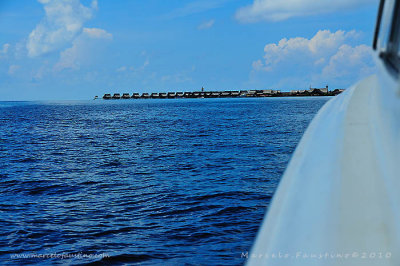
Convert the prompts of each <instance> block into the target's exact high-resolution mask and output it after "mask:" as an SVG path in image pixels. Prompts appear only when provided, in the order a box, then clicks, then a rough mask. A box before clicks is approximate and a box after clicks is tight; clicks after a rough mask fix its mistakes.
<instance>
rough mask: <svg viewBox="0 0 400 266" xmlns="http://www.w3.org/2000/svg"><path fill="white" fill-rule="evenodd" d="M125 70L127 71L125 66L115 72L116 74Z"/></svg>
mask: <svg viewBox="0 0 400 266" xmlns="http://www.w3.org/2000/svg"><path fill="white" fill-rule="evenodd" d="M126 69H127V68H126V66H122V67H119V68H117V69H116V70H115V71H117V72H125V71H126Z"/></svg>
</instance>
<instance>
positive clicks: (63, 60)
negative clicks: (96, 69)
mask: <svg viewBox="0 0 400 266" xmlns="http://www.w3.org/2000/svg"><path fill="white" fill-rule="evenodd" d="M111 39H112V34H111V33H108V32H107V31H105V30H103V29H97V28H84V29H83V31H82V33H81V34H80V35H79V36H78V37H77V38H75V39H74V40H73V42H72V47H70V48H68V49H66V50H64V51H62V52H61V54H60V60H59V61H58V63H57V64H56V65H55V67H54V70H56V71H61V70H63V69H67V68H69V69H75V70H77V69H80V67H81V66H82V65H84V64H89V63H90V61H91V60H93V59H94V57H99V56H101V52H102V51H101V50H102V48H103V47H104V45H105V44H106V43H105V42H104V41H106V40H111ZM99 40H102V41H101V42H99Z"/></svg>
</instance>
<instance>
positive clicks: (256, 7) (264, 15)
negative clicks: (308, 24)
mask: <svg viewBox="0 0 400 266" xmlns="http://www.w3.org/2000/svg"><path fill="white" fill-rule="evenodd" d="M377 3H378V0H335V1H333V0H318V1H315V0H285V1H277V0H254V2H253V4H252V5H249V6H246V7H242V8H240V9H239V10H238V11H237V12H236V19H238V20H239V21H241V22H256V21H260V20H267V21H279V20H285V19H288V18H290V17H300V16H309V15H316V14H325V13H330V12H335V11H343V10H346V9H353V8H359V7H361V6H365V5H369V4H377Z"/></svg>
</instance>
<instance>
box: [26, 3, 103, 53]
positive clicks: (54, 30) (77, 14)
mask: <svg viewBox="0 0 400 266" xmlns="http://www.w3.org/2000/svg"><path fill="white" fill-rule="evenodd" d="M39 2H40V3H41V4H43V6H44V10H45V17H44V19H43V20H42V21H41V22H40V23H39V24H37V25H36V27H35V29H34V30H33V31H32V32H31V33H30V34H29V37H28V41H27V43H26V48H27V51H28V56H29V57H36V56H40V55H43V54H46V53H49V52H53V51H56V50H59V49H61V48H63V47H64V46H65V45H68V44H69V43H70V42H71V41H72V40H73V39H74V38H75V37H76V36H77V35H79V34H80V33H81V31H82V28H83V24H84V23H85V22H86V21H87V20H89V19H90V18H91V17H92V16H93V11H94V10H95V9H97V1H96V0H95V1H93V2H92V5H91V7H85V6H84V5H82V4H81V3H80V2H79V0H39Z"/></svg>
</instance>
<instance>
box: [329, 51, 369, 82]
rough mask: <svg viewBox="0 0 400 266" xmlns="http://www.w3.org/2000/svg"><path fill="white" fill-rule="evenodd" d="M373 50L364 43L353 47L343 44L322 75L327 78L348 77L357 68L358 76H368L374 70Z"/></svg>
mask: <svg viewBox="0 0 400 266" xmlns="http://www.w3.org/2000/svg"><path fill="white" fill-rule="evenodd" d="M372 65H373V59H372V51H371V48H370V47H369V46H366V45H364V44H362V45H358V46H355V47H351V46H350V45H347V44H343V45H342V46H340V47H339V50H338V51H337V53H336V54H335V55H333V56H332V57H331V58H330V60H329V63H328V64H327V65H326V66H325V67H324V68H323V70H322V77H325V78H348V76H349V75H353V74H354V70H356V71H357V72H358V73H359V75H358V76H366V75H369V74H370V73H371V72H372Z"/></svg>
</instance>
